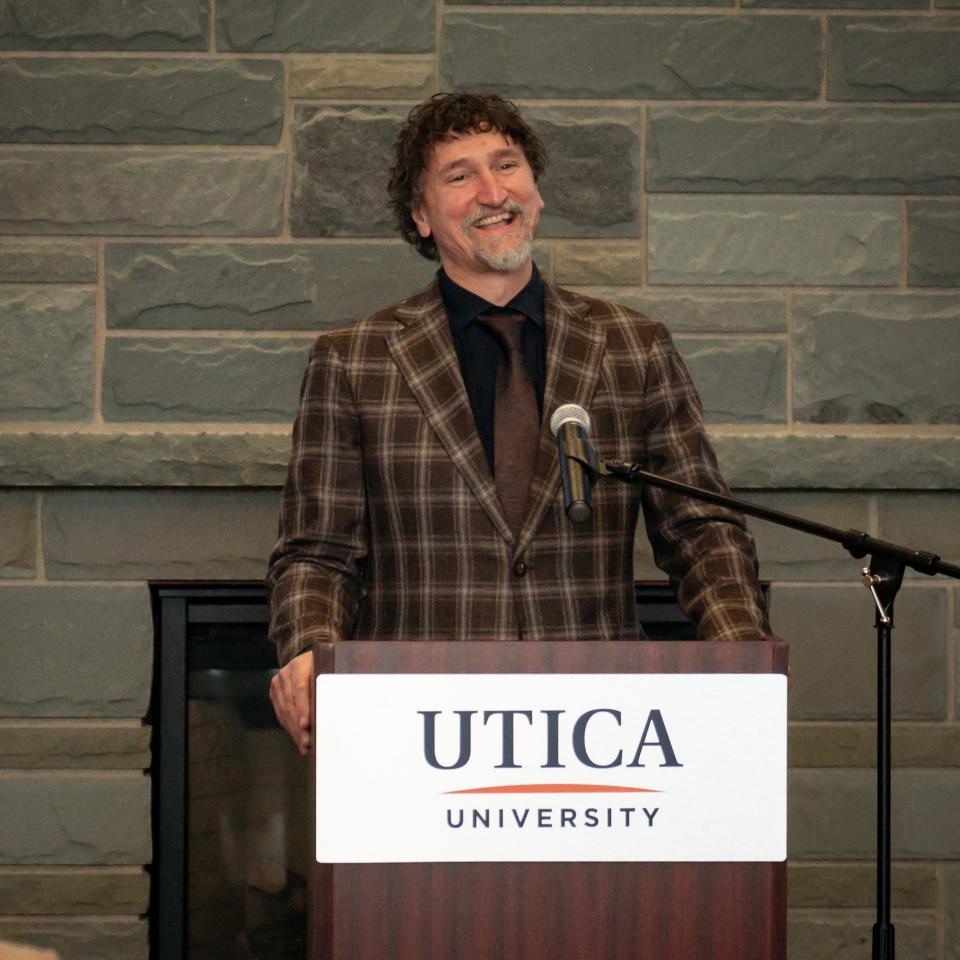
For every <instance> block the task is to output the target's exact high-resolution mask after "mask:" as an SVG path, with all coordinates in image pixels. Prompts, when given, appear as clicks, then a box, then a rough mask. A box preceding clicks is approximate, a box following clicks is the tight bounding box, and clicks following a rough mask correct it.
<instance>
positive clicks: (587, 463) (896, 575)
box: [567, 442, 960, 960]
mask: <svg viewBox="0 0 960 960" xmlns="http://www.w3.org/2000/svg"><path fill="white" fill-rule="evenodd" d="M584 445H585V447H586V448H587V449H585V450H583V451H580V450H576V451H570V450H568V451H567V455H568V456H570V457H571V458H572V459H575V460H577V462H579V463H581V464H582V465H583V467H584V469H586V470H587V471H588V473H589V474H590V476H591V477H593V478H596V477H615V478H616V479H617V480H621V481H622V482H624V483H629V484H634V485H637V486H640V485H643V484H647V485H649V486H651V487H659V488H661V489H663V490H672V491H673V492H675V493H680V494H683V495H684V496H687V497H692V498H693V499H695V500H701V501H703V502H705V503H713V504H716V505H717V506H721V507H728V508H729V509H731V510H736V511H738V512H740V513H743V514H746V515H747V516H751V517H758V518H759V519H761V520H768V521H769V522H770V523H776V524H779V525H780V526H782V527H790V528H792V529H794V530H799V531H801V532H802V533H808V534H810V535H811V536H814V537H821V538H822V539H824V540H832V541H833V542H834V543H839V544H840V545H841V546H842V547H843V548H844V549H845V550H846V551H847V552H848V553H850V554H851V555H852V556H853V557H855V558H857V559H861V558H862V557H866V556H868V555H869V558H870V561H869V563H868V564H867V566H865V567H864V568H863V571H862V580H863V585H864V586H865V587H867V588H868V589H869V590H870V593H871V594H872V595H873V601H874V606H875V608H876V609H875V614H874V625H875V628H876V631H877V920H876V923H874V925H873V960H894V928H893V924H892V923H891V922H890V782H891V774H890V768H891V762H890V720H891V706H890V703H891V699H890V693H891V670H890V663H891V648H892V631H893V603H894V600H895V599H896V597H897V593H898V591H899V590H900V587H901V585H902V583H903V574H904V570H905V569H906V568H907V567H910V568H911V569H912V570H917V571H919V572H920V573H925V574H927V575H928V576H935V575H937V574H942V575H943V576H947V577H954V578H956V579H958V580H960V565H958V564H955V563H947V562H945V561H944V560H941V559H940V557H939V556H937V555H936V554H935V553H928V552H926V551H923V550H912V549H911V548H909V547H904V546H900V545H899V544H896V543H890V542H889V541H886V540H878V539H877V538H876V537H871V536H870V535H869V534H866V533H864V532H863V531H861V530H840V529H839V528H838V527H831V526H828V525H826V524H823V523H817V522H815V521H813V520H805V519H804V518H803V517H797V516H794V515H793V514H789V513H783V512H782V511H780V510H771V509H770V508H768V507H761V506H760V505H759V504H755V503H749V502H748V501H745V500H739V499H737V498H736V497H729V496H726V495H724V494H720V493H715V492H714V491H712V490H703V489H701V488H700V487H694V486H691V485H690V484H686V483H680V482H679V481H677V480H669V479H667V478H666V477H661V476H658V475H657V474H655V473H649V472H648V471H646V470H642V469H641V468H640V466H639V465H638V464H636V463H631V462H629V461H627V460H597V457H596V454H595V453H594V452H593V450H592V449H590V446H589V444H588V443H586V442H585V443H584Z"/></svg>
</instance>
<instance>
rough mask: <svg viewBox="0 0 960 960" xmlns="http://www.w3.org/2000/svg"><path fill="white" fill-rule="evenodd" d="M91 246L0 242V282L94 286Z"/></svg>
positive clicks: (94, 258) (94, 273) (93, 255)
mask: <svg viewBox="0 0 960 960" xmlns="http://www.w3.org/2000/svg"><path fill="white" fill-rule="evenodd" d="M96 280H97V249H96V247H94V246H93V245H92V244H85V243H84V244H80V243H62V242H56V241H45V242H43V241H42V242H39V243H37V242H35V241H33V240H3V241H0V283H96Z"/></svg>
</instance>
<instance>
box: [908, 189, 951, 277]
mask: <svg viewBox="0 0 960 960" xmlns="http://www.w3.org/2000/svg"><path fill="white" fill-rule="evenodd" d="M907 226H908V229H909V243H908V246H907V249H908V254H909V258H910V284H911V285H912V286H917V287H921V286H923V287H954V286H960V204H958V203H950V202H930V203H927V202H924V201H922V200H916V201H911V202H910V203H908V204H907Z"/></svg>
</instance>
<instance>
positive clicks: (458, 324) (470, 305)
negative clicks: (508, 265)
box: [437, 264, 545, 333]
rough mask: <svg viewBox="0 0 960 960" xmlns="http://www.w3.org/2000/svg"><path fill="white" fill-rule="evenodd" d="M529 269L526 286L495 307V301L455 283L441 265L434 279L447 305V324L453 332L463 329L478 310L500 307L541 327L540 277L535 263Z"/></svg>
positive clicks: (483, 311)
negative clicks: (508, 300) (500, 305)
mask: <svg viewBox="0 0 960 960" xmlns="http://www.w3.org/2000/svg"><path fill="white" fill-rule="evenodd" d="M532 266H533V272H532V273H531V275H530V279H529V280H528V281H527V284H526V286H525V287H524V288H523V289H522V290H521V291H520V292H519V293H518V294H517V295H516V296H515V297H514V298H513V299H512V300H511V301H510V302H509V303H507V304H504V306H502V307H499V306H497V305H496V304H493V303H490V302H489V301H488V300H484V298H483V297H479V296H477V294H475V293H471V292H470V291H469V290H467V289H466V288H465V287H461V286H460V284H459V283H456V282H454V281H453V280H451V279H450V278H449V277H448V276H447V273H446V271H445V270H444V269H443V267H441V268H440V269H439V270H438V271H437V280H438V281H439V284H440V294H441V296H442V297H443V305H444V306H445V307H446V308H447V316H448V317H449V318H450V326H451V327H452V328H453V330H454V332H455V333H458V332H460V331H461V330H463V329H464V328H465V327H466V326H467V325H468V324H469V323H472V322H473V321H474V320H476V318H477V317H478V316H480V314H481V313H486V312H487V311H494V312H498V313H503V312H504V311H508V310H509V311H516V312H517V313H522V314H523V315H524V316H525V317H527V318H529V319H530V320H532V321H533V322H534V323H536V324H538V325H539V326H541V327H543V326H544V325H545V313H544V307H543V279H542V278H541V276H540V271H539V270H538V269H537V265H536V264H532Z"/></svg>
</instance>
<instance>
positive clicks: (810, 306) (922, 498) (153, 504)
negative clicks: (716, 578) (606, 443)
mask: <svg viewBox="0 0 960 960" xmlns="http://www.w3.org/2000/svg"><path fill="white" fill-rule="evenodd" d="M450 88H463V89H467V88H493V89H497V90H499V91H501V92H503V93H505V94H507V95H509V96H512V97H515V98H517V99H519V100H520V102H521V103H522V104H523V106H524V108H525V111H526V113H527V114H528V115H529V116H530V118H531V119H532V120H533V121H534V123H535V125H536V127H537V129H538V130H539V131H540V132H541V133H542V136H543V138H544V139H545V141H546V142H547V144H548V146H549V147H550V148H551V150H552V157H553V160H552V164H551V167H550V170H549V171H548V175H547V177H546V179H545V181H544V184H543V192H544V196H545V199H546V202H547V210H546V214H545V216H544V219H543V230H542V234H541V240H540V242H539V244H538V261H539V262H540V264H541V265H542V267H543V269H544V270H545V272H546V273H547V275H548V276H550V277H551V278H553V279H555V280H557V281H559V282H562V283H565V284H567V285H569V286H571V287H574V288H578V289H582V290H584V291H588V292H591V293H596V294H600V295H602V296H607V297H611V298H614V299H617V300H620V301H622V302H625V303H628V304H631V305H633V306H637V307H640V308H642V309H644V310H647V311H648V312H649V313H651V314H653V315H655V316H657V317H658V318H660V319H663V320H664V321H666V322H667V323H668V324H669V325H670V326H671V328H672V329H673V331H674V333H675V335H676V338H677V340H678V343H679V346H680V349H681V351H682V352H683V354H684V356H685V357H686V359H687V360H688V362H689V365H690V367H691V369H692V371H693V373H694V376H695V378H696V379H697V382H698V383H699V384H700V386H701V388H702V393H703V395H704V399H705V403H706V407H707V410H708V413H709V417H710V421H711V430H712V434H713V436H714V438H715V440H716V443H717V447H718V450H719V453H720V456H721V460H722V461H723V464H724V467H725V469H726V471H727V473H728V475H729V477H730V478H731V480H732V481H733V483H734V484H735V485H736V486H738V487H739V488H740V489H742V490H744V491H746V492H748V493H749V494H750V495H752V496H754V497H755V498H756V499H760V500H763V501H765V502H769V503H772V504H774V505H778V506H781V507H783V508H785V509H787V510H795V511H797V512H800V513H803V514H805V515H808V516H810V517H814V518H819V519H821V520H824V521H826V522H828V523H832V524H836V525H841V526H851V527H858V528H862V529H867V530H870V531H872V532H875V533H878V534H880V535H881V536H885V537H888V538H890V539H894V540H904V541H908V542H911V543H914V544H916V545H918V546H925V547H928V548H930V549H934V550H938V551H940V552H942V553H943V554H944V556H946V557H948V558H950V559H953V560H957V559H958V558H960V493H957V491H958V489H960V483H958V481H960V428H958V423H960V400H958V397H957V387H958V385H960V376H958V374H957V370H958V368H960V336H958V333H960V289H958V287H960V200H958V199H957V194H958V190H960V106H958V101H960V9H958V5H957V0H933V2H932V3H929V2H928V0H836V2H835V3H831V2H830V0H739V2H736V3H734V2H730V3H727V2H725V0H709V2H707V3H703V4H701V5H698V6H692V5H688V4H686V3H684V2H683V0H677V2H675V3H671V2H670V0H660V2H658V0H650V3H649V4H648V5H646V6H641V5H640V4H638V3H637V4H635V3H633V2H630V0H626V2H624V3H621V4H618V5H616V6H610V5H607V4H605V3H604V2H603V0H591V2H589V3H584V4H582V5H576V6H574V5H572V4H571V3H565V2H564V0H556V2H555V3H554V4H552V5H551V4H546V3H545V4H542V5H538V4H525V5H515V4H513V3H511V2H510V0H501V2H495V0H491V2H488V3H487V4H485V5H481V6H477V5H470V6H466V5H463V4H461V3H458V2H455V0H451V2H446V3H445V2H443V0H405V2H404V3H402V4H399V3H395V2H390V0H362V2H356V0H278V2H275V3H272V4H264V3H261V2H256V0H166V2H164V3H161V4H137V3H128V2H125V0H113V2H106V0H105V2H97V3H88V4H81V3H76V2H72V0H6V2H3V3H0V343H2V350H0V485H2V491H0V622H2V625H3V626H2V628H0V629H2V634H0V658H2V663H3V668H2V670H0V718H2V719H0V767H2V769H0V938H3V937H7V938H13V939H19V940H23V941H26V942H32V943H35V944H38V945H46V946H54V947H57V948H59V949H60V950H61V951H62V955H63V956H64V957H65V958H69V960H79V958H88V957H96V958H101V960H111V958H144V957H146V955H147V925H146V922H145V920H144V915H145V912H146V909H147V901H148V876H147V874H146V873H145V870H144V865H145V864H148V863H149V862H150V859H151V839H150V790H149V772H148V771H149V764H150V757H149V728H148V727H147V726H145V725H144V722H143V718H144V717H145V715H146V712H147V708H148V698H149V691H150V679H151V676H150V675H151V659H152V650H151V646H152V627H151V617H150V609H149V602H148V593H147V588H146V581H147V580H149V579H151V578H177V579H192V578H217V579H230V578H243V579H247V578H256V577H259V576H261V575H262V572H263V567H264V557H265V556H266V554H267V552H268V550H269V547H270V544H271V541H272V538H273V528H274V522H275V521H274V517H275V511H276V505H277V499H278V493H277V488H278V486H279V484H280V483H281V482H282V477H283V469H284V462H285V459H286V454H287V445H288V430H289V421H290V419H291V415H292V413H293V409H294V404H295V400H296V395H297V387H298V383H299V377H300V371H301V368H302V365H303V362H304V356H305V353H306V350H307V348H308V345H309V342H310V340H311V338H312V336H313V335H314V332H315V331H316V330H318V329H321V328H324V327H330V326H334V325H337V324H340V323H342V322H343V321H345V320H348V319H350V318H353V317H357V316H359V315H362V314H364V313H365V312H367V311H369V310H372V309H374V308H376V307H379V306H382V305H384V304H385V303H386V302H388V301H390V300H391V299H392V298H395V297H397V296H399V295H401V294H403V293H406V292H410V291H411V290H412V289H414V288H416V287H418V286H419V285H421V284H422V283H423V282H424V281H425V280H426V278H427V277H428V276H429V274H430V271H431V267H430V265H429V264H427V263H426V262H425V261H421V260H419V259H418V258H417V257H416V256H415V255H414V254H412V253H411V252H410V251H408V250H407V249H405V248H404V247H403V246H402V245H401V244H400V243H399V242H398V241H397V240H395V239H393V230H392V227H391V224H390V221H389V217H388V215H387V211H386V208H385V201H384V193H383V183H384V179H385V176H384V165H385V158H386V155H387V152H388V147H389V143H390V140H391V137H392V135H393V130H394V127H395V124H396V121H397V119H398V118H400V117H401V116H402V115H403V114H404V112H405V111H406V110H407V109H408V108H409V107H410V105H411V104H413V103H415V102H417V101H418V100H419V99H421V98H422V97H424V96H425V95H427V94H429V93H430V92H432V91H434V90H436V89H450ZM755 526H756V530H757V534H758V537H759V540H760V547H761V552H762V556H763V566H764V571H763V572H764V574H765V576H766V577H767V578H769V579H770V580H771V581H772V582H773V586H772V598H773V619H774V624H775V626H776V629H777V631H778V632H779V633H780V634H781V635H783V636H784V637H786V638H787V639H789V640H791V641H792V644H793V646H792V654H791V656H792V662H793V683H792V697H791V699H792V707H791V709H792V717H793V722H792V728H791V767H792V770H791V780H790V811H791V817H790V851H791V866H790V908H791V910H790V957H791V960H804V958H811V960H812V958H817V960H821V958H824V957H831V958H837V960H847V958H854V957H857V958H859V957H863V956H866V955H867V950H868V949H869V946H868V939H869V931H870V926H871V923H872V912H871V905H872V904H873V876H872V870H871V866H870V858H871V856H872V855H873V835H872V811H873V787H872V784H873V773H872V770H871V767H872V763H873V754H872V749H873V748H872V744H873V731H872V725H871V719H870V718H871V716H872V713H873V693H872V689H873V688H872V684H873V677H874V667H873V657H872V653H871V651H872V647H873V641H872V632H871V630H870V628H869V621H870V599H869V596H868V595H866V593H865V591H864V590H863V588H862V587H861V586H860V585H859V583H858V579H857V573H858V567H859V564H858V563H857V562H856V561H853V560H851V559H849V558H846V557H845V556H844V555H843V554H842V552H840V551H839V550H838V549H835V548H833V547H831V546H830V545H825V544H822V543H820V542H817V541H813V540H809V539H805V538H802V537H801V536H799V535H796V534H791V533H783V532H779V531H777V530H776V529H774V528H771V527H769V526H766V525H763V524H757V525H755ZM638 553H639V558H638V569H639V571H640V573H641V574H644V572H645V571H646V570H647V565H648V560H647V559H646V556H645V552H644V549H643V548H642V547H640V548H639V550H638ZM898 611H899V613H898V629H897V631H896V657H895V705H896V717H897V720H896V730H895V738H894V761H895V764H896V768H897V769H896V772H895V782H894V793H895V823H894V847H895V854H896V857H897V863H896V868H895V871H894V887H895V889H894V904H895V908H896V909H895V920H896V922H897V925H898V937H897V938H898V944H899V951H900V956H901V957H903V958H904V960H934V958H935V960H958V958H960V832H958V830H957V813H956V811H957V810H958V809H960V722H958V708H960V702H958V701H960V691H958V656H957V648H958V634H960V610H958V603H957V584H956V583H955V582H949V581H945V580H929V581H928V580H926V579H924V578H920V577H910V578H909V580H908V583H907V586H906V587H905V589H904V592H903V594H902V599H901V600H900V601H899V604H898Z"/></svg>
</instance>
